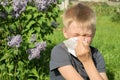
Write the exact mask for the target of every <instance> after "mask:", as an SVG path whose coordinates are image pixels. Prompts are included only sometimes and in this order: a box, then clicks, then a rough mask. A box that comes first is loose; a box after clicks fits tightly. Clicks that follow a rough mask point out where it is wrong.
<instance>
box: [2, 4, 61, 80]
mask: <svg viewBox="0 0 120 80" xmlns="http://www.w3.org/2000/svg"><path fill="white" fill-rule="evenodd" d="M12 10H13V9H12V6H11V5H7V6H4V7H3V6H1V5H0V12H6V13H7V14H8V15H7V16H6V17H5V18H2V17H0V65H1V66H0V79H1V80H8V79H11V80H31V79H33V80H44V79H43V78H45V77H48V74H49V71H48V69H47V71H46V66H47V68H48V67H49V66H48V61H49V58H48V57H49V54H47V53H49V52H50V51H49V52H47V51H43V52H41V53H40V54H41V57H40V59H33V60H31V61H29V60H28V54H27V53H26V50H27V49H29V48H34V47H35V46H34V45H33V43H30V37H31V35H32V34H36V35H37V42H40V41H46V42H47V43H48V46H47V49H48V50H49V39H46V38H45V36H47V35H49V34H52V33H53V30H54V29H55V28H56V27H54V26H53V25H51V23H52V22H56V18H57V17H58V15H59V8H58V6H57V4H52V5H50V6H49V7H48V9H47V10H45V11H39V10H38V9H37V7H35V6H31V5H27V7H26V10H25V11H24V12H22V13H21V14H20V16H19V17H18V18H14V17H12V15H11V12H12ZM17 34H20V35H21V36H22V39H23V42H22V43H21V44H20V47H19V48H16V47H12V48H11V47H9V46H8V45H7V41H8V40H7V38H8V36H15V35H17ZM42 53H43V54H42ZM45 53H46V54H45ZM46 56H47V57H46Z"/></svg>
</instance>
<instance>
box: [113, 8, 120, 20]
mask: <svg viewBox="0 0 120 80" xmlns="http://www.w3.org/2000/svg"><path fill="white" fill-rule="evenodd" d="M111 20H112V21H113V22H120V8H116V10H115V11H114V14H113V16H112V17H111Z"/></svg>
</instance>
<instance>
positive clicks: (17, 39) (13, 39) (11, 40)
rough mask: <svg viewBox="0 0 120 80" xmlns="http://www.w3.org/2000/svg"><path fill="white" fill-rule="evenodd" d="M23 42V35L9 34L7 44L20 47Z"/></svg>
mask: <svg viewBox="0 0 120 80" xmlns="http://www.w3.org/2000/svg"><path fill="white" fill-rule="evenodd" d="M21 42H22V37H21V35H16V36H9V37H8V43H7V45H8V46H10V47H20V43H21Z"/></svg>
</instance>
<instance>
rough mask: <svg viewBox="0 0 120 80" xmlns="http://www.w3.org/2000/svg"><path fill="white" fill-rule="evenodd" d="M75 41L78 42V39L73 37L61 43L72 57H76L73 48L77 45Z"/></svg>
mask: <svg viewBox="0 0 120 80" xmlns="http://www.w3.org/2000/svg"><path fill="white" fill-rule="evenodd" d="M77 40H78V38H77V37H74V38H70V39H68V40H65V41H63V43H64V44H65V46H66V47H67V49H68V51H69V52H70V53H71V54H72V55H74V56H76V54H75V47H76V45H77Z"/></svg>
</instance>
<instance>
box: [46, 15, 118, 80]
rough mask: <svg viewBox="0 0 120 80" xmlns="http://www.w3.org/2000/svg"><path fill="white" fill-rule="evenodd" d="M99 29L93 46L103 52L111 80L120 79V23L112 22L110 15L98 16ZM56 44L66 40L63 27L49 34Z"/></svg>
mask: <svg viewBox="0 0 120 80" xmlns="http://www.w3.org/2000/svg"><path fill="white" fill-rule="evenodd" d="M96 27H97V30H96V35H95V37H94V39H93V43H92V46H94V47H96V48H98V49H99V50H100V52H101V53H102V55H103V57H104V59H105V62H106V70H107V75H108V77H109V80H120V69H119V66H120V62H119V61H120V55H119V52H120V41H119V39H120V35H119V33H120V24H119V23H114V22H111V20H110V16H98V18H97V26H96ZM47 38H48V39H50V40H51V41H52V43H53V44H54V45H56V44H58V43H60V42H62V41H63V40H64V37H63V33H62V30H61V27H60V28H59V29H56V30H55V31H54V33H53V34H52V35H49V36H47Z"/></svg>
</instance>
